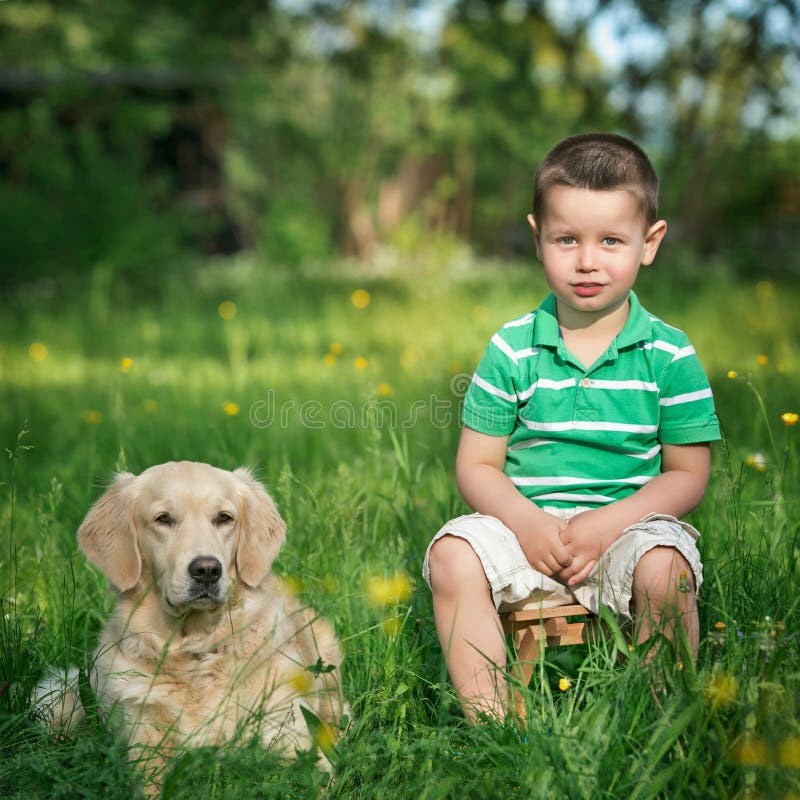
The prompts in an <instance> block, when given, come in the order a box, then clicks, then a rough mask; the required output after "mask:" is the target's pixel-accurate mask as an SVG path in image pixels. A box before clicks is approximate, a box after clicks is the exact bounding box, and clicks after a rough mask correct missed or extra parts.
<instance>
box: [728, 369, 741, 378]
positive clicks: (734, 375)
mask: <svg viewBox="0 0 800 800" xmlns="http://www.w3.org/2000/svg"><path fill="white" fill-rule="evenodd" d="M738 377H739V373H738V372H736V370H734V369H729V370H728V378H729V379H730V380H733V379H734V378H738Z"/></svg>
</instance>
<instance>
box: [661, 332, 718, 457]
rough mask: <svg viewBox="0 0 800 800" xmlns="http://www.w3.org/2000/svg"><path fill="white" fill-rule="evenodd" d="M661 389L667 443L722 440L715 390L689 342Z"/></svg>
mask: <svg viewBox="0 0 800 800" xmlns="http://www.w3.org/2000/svg"><path fill="white" fill-rule="evenodd" d="M659 390H660V392H659V394H660V397H659V406H660V412H661V414H660V422H659V428H658V438H659V440H660V441H661V442H662V443H663V444H697V443H700V442H712V441H715V440H717V439H719V438H721V437H720V430H719V420H718V419H717V415H716V412H715V410H714V397H713V395H712V393H711V387H710V386H709V383H708V378H707V377H706V373H705V371H704V370H703V367H702V365H701V364H700V359H698V357H697V354H696V353H695V349H694V347H692V345H691V344H690V343H689V341H688V339H685V340H684V341H683V342H682V343H681V345H680V346H679V347H677V348H676V351H675V353H674V354H673V357H672V359H671V360H670V361H669V362H668V363H667V366H666V369H665V370H664V374H663V375H662V377H661V379H660V380H659Z"/></svg>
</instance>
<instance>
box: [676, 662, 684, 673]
mask: <svg viewBox="0 0 800 800" xmlns="http://www.w3.org/2000/svg"><path fill="white" fill-rule="evenodd" d="M675 669H677V670H678V672H683V661H676V662H675Z"/></svg>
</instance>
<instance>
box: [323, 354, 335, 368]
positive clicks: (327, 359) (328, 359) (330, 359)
mask: <svg viewBox="0 0 800 800" xmlns="http://www.w3.org/2000/svg"><path fill="white" fill-rule="evenodd" d="M322 363H323V364H325V366H326V367H332V366H333V365H334V364H335V363H336V356H335V355H334V354H333V353H325V355H324V356H323V357H322Z"/></svg>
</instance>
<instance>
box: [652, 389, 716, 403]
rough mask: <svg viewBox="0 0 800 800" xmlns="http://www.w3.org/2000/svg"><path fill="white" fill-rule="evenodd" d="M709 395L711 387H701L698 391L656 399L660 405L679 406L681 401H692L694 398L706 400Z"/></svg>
mask: <svg viewBox="0 0 800 800" xmlns="http://www.w3.org/2000/svg"><path fill="white" fill-rule="evenodd" d="M709 397H711V389H701V390H700V391H698V392H687V393H686V394H676V395H675V396H674V397H662V398H661V400H659V401H658V404H659V405H660V406H679V405H682V404H683V403H694V402H695V400H706V399H707V398H709Z"/></svg>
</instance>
